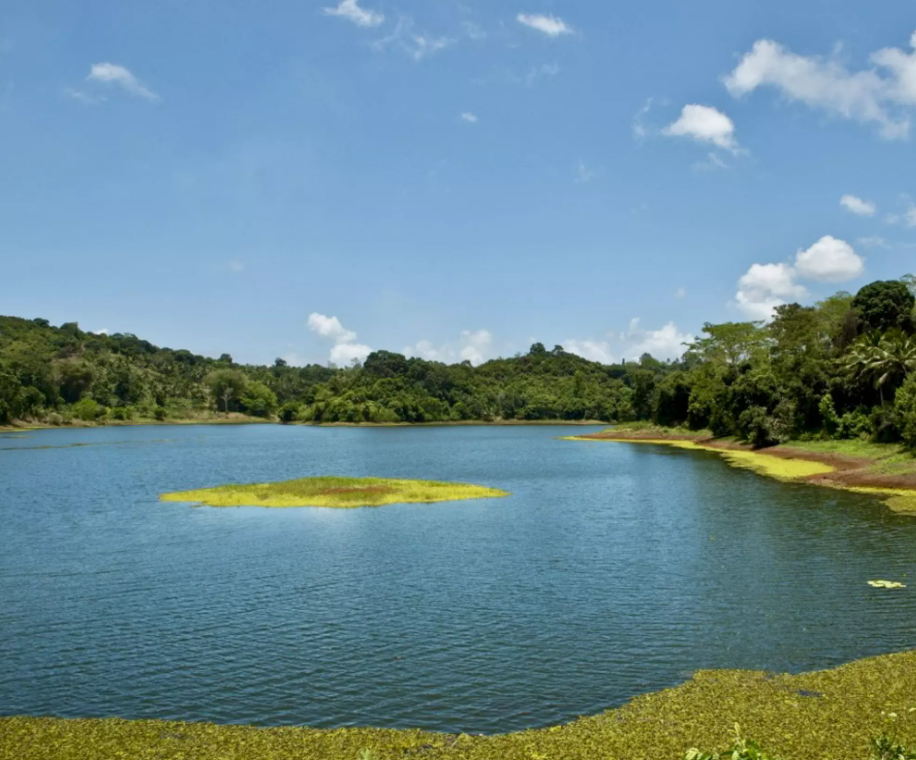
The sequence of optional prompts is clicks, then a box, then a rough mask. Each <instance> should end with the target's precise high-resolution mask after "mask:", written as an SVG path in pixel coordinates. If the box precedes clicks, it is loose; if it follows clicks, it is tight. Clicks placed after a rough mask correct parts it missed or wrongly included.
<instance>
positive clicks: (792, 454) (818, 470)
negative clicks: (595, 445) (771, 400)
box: [567, 429, 916, 516]
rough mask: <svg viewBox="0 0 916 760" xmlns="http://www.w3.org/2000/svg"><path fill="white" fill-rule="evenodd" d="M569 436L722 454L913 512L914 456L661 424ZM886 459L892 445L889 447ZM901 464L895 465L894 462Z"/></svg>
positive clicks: (762, 470) (739, 463)
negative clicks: (904, 459) (903, 458)
mask: <svg viewBox="0 0 916 760" xmlns="http://www.w3.org/2000/svg"><path fill="white" fill-rule="evenodd" d="M567 440H573V441H584V442H590V441H591V442H594V441H608V442H612V443H630V444H648V445H656V446H671V447H674V448H680V449H688V450H693V451H708V452H712V453H715V454H719V455H721V456H722V457H723V458H725V460H726V461H727V462H728V464H730V465H732V466H734V467H739V468H742V469H749V470H753V471H754V472H757V473H758V474H760V475H764V476H767V477H771V478H775V479H777V480H782V481H784V482H794V483H807V484H809V485H815V486H820V487H823V488H833V489H835V490H841V491H850V492H852V493H859V494H868V495H873V496H877V497H879V499H881V500H882V501H883V502H884V503H885V504H886V505H887V506H888V507H889V508H890V509H891V510H893V511H894V512H896V513H898V514H907V515H914V516H916V459H913V467H912V468H910V469H912V471H906V472H904V471H902V469H901V471H898V472H895V471H894V470H893V468H890V471H888V468H887V465H886V464H885V463H884V462H882V458H878V457H873V456H865V455H851V454H844V453H837V452H831V451H816V450H811V449H806V448H805V447H804V446H805V444H804V443H802V442H797V441H796V442H790V443H787V444H782V445H780V446H774V447H772V448H767V449H756V450H755V449H752V448H751V447H750V446H748V445H746V444H742V443H739V442H737V441H734V440H730V439H721V438H712V437H709V436H704V435H700V434H690V433H680V432H671V431H664V430H661V431H659V430H652V429H648V430H632V431H627V430H622V431H617V430H613V429H611V430H606V431H603V432H601V433H592V434H588V435H581V436H573V437H571V438H568V439H567ZM886 453H887V455H888V457H887V458H888V459H890V458H891V457H892V456H893V455H894V454H895V453H896V451H895V450H893V447H890V446H889V447H888V452H886ZM898 469H900V468H898Z"/></svg>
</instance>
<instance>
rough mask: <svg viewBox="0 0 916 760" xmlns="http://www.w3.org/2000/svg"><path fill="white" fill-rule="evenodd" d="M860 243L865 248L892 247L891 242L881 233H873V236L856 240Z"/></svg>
mask: <svg viewBox="0 0 916 760" xmlns="http://www.w3.org/2000/svg"><path fill="white" fill-rule="evenodd" d="M856 243H857V244H858V245H861V246H862V247H864V248H890V244H889V243H888V242H887V240H885V239H884V238H883V237H881V236H880V235H872V236H871V237H863V238H859V239H858V240H856Z"/></svg>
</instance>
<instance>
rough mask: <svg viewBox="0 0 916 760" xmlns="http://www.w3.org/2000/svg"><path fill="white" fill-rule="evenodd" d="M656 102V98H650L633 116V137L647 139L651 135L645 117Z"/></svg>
mask: <svg viewBox="0 0 916 760" xmlns="http://www.w3.org/2000/svg"><path fill="white" fill-rule="evenodd" d="M654 104H655V98H649V99H648V100H647V101H646V104H645V105H644V106H643V107H642V108H640V109H639V110H638V111H637V112H636V115H635V116H634V117H633V137H635V138H636V139H637V140H645V139H646V138H647V137H648V136H649V128H648V127H647V126H646V123H645V119H646V116H648V115H649V111H651V110H652V106H653V105H654Z"/></svg>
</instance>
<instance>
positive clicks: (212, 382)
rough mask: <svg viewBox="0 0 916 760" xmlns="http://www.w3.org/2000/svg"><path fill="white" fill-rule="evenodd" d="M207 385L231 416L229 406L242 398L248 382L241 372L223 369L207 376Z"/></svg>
mask: <svg viewBox="0 0 916 760" xmlns="http://www.w3.org/2000/svg"><path fill="white" fill-rule="evenodd" d="M206 383H207V386H208V387H209V388H210V393H212V394H213V397H214V398H216V399H218V400H220V401H222V402H223V411H224V412H225V413H226V414H229V404H230V403H232V402H233V401H238V400H239V399H240V398H241V397H242V394H243V393H244V392H245V386H246V385H247V383H248V380H247V378H246V377H245V374H244V373H243V372H241V371H240V370H236V369H221V370H217V371H215V372H211V373H210V374H209V375H207V378H206Z"/></svg>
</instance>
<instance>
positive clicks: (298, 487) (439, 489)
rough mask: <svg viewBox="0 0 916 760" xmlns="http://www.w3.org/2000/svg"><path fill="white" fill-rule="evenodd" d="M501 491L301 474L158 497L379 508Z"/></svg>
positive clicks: (478, 496) (428, 482) (223, 503)
mask: <svg viewBox="0 0 916 760" xmlns="http://www.w3.org/2000/svg"><path fill="white" fill-rule="evenodd" d="M508 495H509V494H508V493H506V492H505V491H500V490H498V489H496V488H485V487H484V486H473V485H467V484H464V483H438V482H435V481H431V480H386V479H383V478H302V479H301V480H287V481H285V482H283V483H259V484H254V485H228V486H219V487H218V488H206V489H203V490H199V491H180V492H178V493H167V494H163V495H162V497H161V499H162V500H163V501H182V502H193V503H197V504H206V505H207V506H210V507H333V508H336V509H354V508H356V507H381V506H384V505H386V504H414V503H423V504H431V503H434V502H440V501H461V500H463V499H492V498H497V497H501V496H508Z"/></svg>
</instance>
